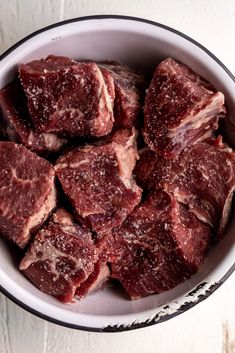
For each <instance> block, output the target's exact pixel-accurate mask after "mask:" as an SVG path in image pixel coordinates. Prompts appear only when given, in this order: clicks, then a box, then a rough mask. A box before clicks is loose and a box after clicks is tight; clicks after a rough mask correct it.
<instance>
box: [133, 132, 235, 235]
mask: <svg viewBox="0 0 235 353" xmlns="http://www.w3.org/2000/svg"><path fill="white" fill-rule="evenodd" d="M135 176H136V180H137V183H138V184H139V185H140V186H141V187H143V188H144V189H146V190H151V189H159V188H162V189H163V190H166V191H168V192H171V193H173V195H174V196H175V197H176V199H177V200H178V201H179V202H181V203H183V204H185V205H186V206H187V207H188V208H189V210H190V211H191V212H192V213H194V214H195V216H196V217H198V219H200V220H201V221H203V222H205V223H207V224H209V225H210V226H211V227H212V228H213V229H214V230H215V232H217V233H218V236H219V237H220V236H221V235H222V234H223V232H224V229H225V227H226V224H227V221H228V217H229V214H230V209H231V202H232V196H233V193H234V190H235V153H234V152H233V151H232V150H231V149H230V148H228V147H227V146H225V145H223V143H222V142H221V137H218V138H217V139H216V140H209V141H208V142H206V141H204V142H200V143H198V144H196V145H193V146H191V147H189V148H188V149H185V150H184V151H182V152H181V153H180V154H179V155H178V157H177V158H175V159H174V160H166V159H164V158H161V157H160V156H159V155H157V154H156V153H154V152H153V151H151V150H149V149H148V148H145V149H143V150H142V151H140V160H139V161H138V162H137V165H136V168H135Z"/></svg>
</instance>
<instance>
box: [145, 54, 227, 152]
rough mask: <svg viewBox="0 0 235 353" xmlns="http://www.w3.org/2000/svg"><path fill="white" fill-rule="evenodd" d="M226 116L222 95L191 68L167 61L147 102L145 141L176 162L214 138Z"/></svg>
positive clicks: (153, 80)
mask: <svg viewBox="0 0 235 353" xmlns="http://www.w3.org/2000/svg"><path fill="white" fill-rule="evenodd" d="M225 112H226V110H225V106H224V95H223V94H222V93H221V92H217V91H216V90H215V88H214V87H212V86H211V85H210V84H209V83H208V82H207V81H205V80H204V79H203V78H201V77H200V76H199V75H197V74H196V73H194V72H193V71H192V70H191V69H190V68H188V67H187V66H185V65H183V64H181V63H178V62H176V61H175V60H173V59H166V60H164V61H162V62H161V63H160V64H159V65H158V66H157V68H156V70H155V73H154V76H153V79H152V81H151V84H150V87H149V89H148V92H147V95H146V98H145V106H144V131H143V136H144V140H145V142H146V144H147V145H148V146H149V148H150V149H151V150H153V151H155V152H157V153H158V154H160V155H162V156H163V157H165V158H172V159H173V158H174V157H176V156H177V155H178V154H179V153H180V151H181V150H182V149H184V148H187V147H189V146H190V145H192V144H195V143H197V142H199V141H202V140H204V139H206V138H209V137H211V136H213V133H214V131H215V130H216V129H217V127H218V120H219V118H220V117H224V116H225Z"/></svg>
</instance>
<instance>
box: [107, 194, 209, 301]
mask: <svg viewBox="0 0 235 353" xmlns="http://www.w3.org/2000/svg"><path fill="white" fill-rule="evenodd" d="M211 236H212V234H211V229H210V227H209V226H208V225H206V224H205V223H203V222H201V221H199V220H198V219H197V218H196V217H195V216H194V215H193V214H192V213H190V212H189V211H188V210H187V209H186V208H185V207H184V206H183V205H181V204H179V203H178V202H177V200H176V199H175V198H174V196H173V195H170V194H168V193H166V192H164V191H157V192H153V193H152V194H150V195H149V196H148V198H147V200H146V201H145V202H144V203H142V204H141V205H139V206H137V207H136V208H135V210H134V211H133V212H132V214H131V215H129V216H128V217H127V218H126V220H125V221H124V222H123V224H122V225H121V226H120V227H119V228H115V229H114V230H113V237H114V238H115V239H116V253H119V260H117V261H116V262H114V263H112V264H111V275H112V277H113V278H116V279H118V280H119V281H120V282H121V283H122V285H123V286H124V288H125V289H126V291H127V293H128V294H129V295H130V297H131V298H132V299H137V298H141V297H143V296H146V295H149V294H152V293H160V292H164V291H166V290H169V289H171V288H173V287H175V286H176V285H178V284H179V283H181V282H182V281H184V280H186V279H187V278H189V277H190V276H191V275H192V274H194V273H195V272H196V271H197V270H198V268H199V267H200V265H201V264H202V262H203V259H204V258H205V255H206V253H207V250H208V247H209V244H210V241H211Z"/></svg>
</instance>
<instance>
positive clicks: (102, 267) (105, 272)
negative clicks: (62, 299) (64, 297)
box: [75, 262, 110, 299]
mask: <svg viewBox="0 0 235 353" xmlns="http://www.w3.org/2000/svg"><path fill="white" fill-rule="evenodd" d="M109 276H110V270H109V267H108V266H107V265H106V264H102V263H101V262H97V263H96V265H95V268H94V271H93V272H92V274H91V275H90V276H89V277H88V278H87V280H86V281H85V282H83V283H82V284H81V285H80V286H79V287H78V288H77V290H76V294H75V295H76V297H77V298H79V299H82V298H84V297H85V296H86V295H88V294H90V293H92V292H95V291H96V290H98V289H101V288H103V287H104V285H105V284H106V283H107V281H108V279H109Z"/></svg>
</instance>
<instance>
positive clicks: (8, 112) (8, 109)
mask: <svg viewBox="0 0 235 353" xmlns="http://www.w3.org/2000/svg"><path fill="white" fill-rule="evenodd" d="M0 124H1V130H2V133H3V135H4V136H5V137H6V138H8V139H10V140H11V141H14V142H17V143H20V144H22V145H24V146H25V147H27V148H29V149H30V150H31V151H33V152H36V153H38V154H45V153H47V152H57V151H58V150H59V149H60V148H61V147H62V146H63V145H64V144H65V143H66V142H67V141H66V140H65V139H61V138H59V137H57V136H56V135H54V134H38V133H36V132H35V131H34V128H33V126H32V124H31V122H30V117H29V113H28V110H27V102H26V98H25V96H24V92H23V90H22V87H21V85H20V83H19V82H17V81H16V82H13V83H10V84H9V85H8V86H7V87H5V88H4V89H2V90H0Z"/></svg>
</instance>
